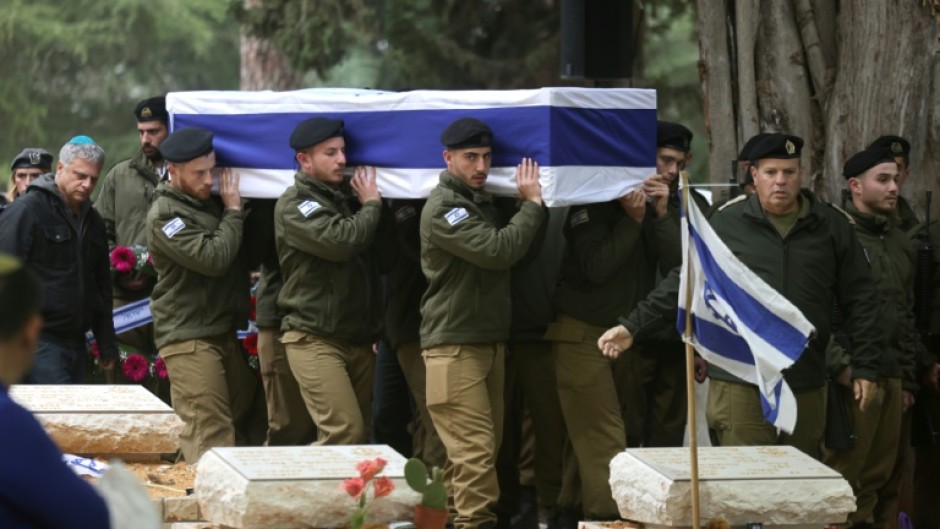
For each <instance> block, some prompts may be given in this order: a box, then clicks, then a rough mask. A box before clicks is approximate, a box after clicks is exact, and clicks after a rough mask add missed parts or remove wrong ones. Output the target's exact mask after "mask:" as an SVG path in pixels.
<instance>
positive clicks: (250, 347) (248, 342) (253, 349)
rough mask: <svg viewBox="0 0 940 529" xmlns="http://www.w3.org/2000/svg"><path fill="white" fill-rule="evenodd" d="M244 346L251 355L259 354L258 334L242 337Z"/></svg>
mask: <svg viewBox="0 0 940 529" xmlns="http://www.w3.org/2000/svg"><path fill="white" fill-rule="evenodd" d="M242 347H244V348H245V351H246V352H247V353H248V355H249V356H258V335H257V334H249V335H248V336H245V337H244V338H243V339H242Z"/></svg>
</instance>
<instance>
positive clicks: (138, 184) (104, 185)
mask: <svg viewBox="0 0 940 529" xmlns="http://www.w3.org/2000/svg"><path fill="white" fill-rule="evenodd" d="M159 183H160V175H159V173H158V172H157V169H156V168H155V167H154V165H153V163H152V162H151V161H150V160H149V159H148V158H147V157H146V156H145V155H144V152H143V151H142V150H141V151H138V152H137V154H135V155H134V157H133V158H129V159H127V160H124V161H122V162H119V163H118V164H117V165H115V166H114V167H112V168H111V170H110V171H108V174H107V175H105V177H104V179H103V180H102V181H101V184H100V192H99V194H98V198H97V200H96V201H95V209H97V210H98V213H100V214H101V218H103V219H104V225H105V230H106V231H107V234H108V246H109V247H110V248H112V249H113V248H114V247H115V246H147V226H146V219H147V212H148V211H150V205H151V204H152V203H153V200H154V196H155V190H156V188H157V184H159ZM154 282H155V280H148V282H147V283H146V284H145V285H144V286H143V288H141V289H140V290H126V289H123V288H121V287H120V286H119V285H118V283H117V281H116V280H113V295H114V308H118V307H123V306H124V305H127V304H128V303H130V302H133V301H136V300H140V299H144V298H146V297H147V296H149V295H150V294H151V292H152V291H153V284H154ZM118 340H120V341H121V342H124V343H126V344H128V345H130V346H132V347H135V348H137V349H139V350H140V351H141V352H143V353H145V354H147V355H153V354H155V353H156V348H155V346H154V341H153V325H152V324H148V325H144V326H141V327H137V328H136V329H131V330H129V331H127V332H124V333H121V334H119V335H118ZM118 371H120V370H118ZM163 389H165V388H163ZM161 393H162V392H161Z"/></svg>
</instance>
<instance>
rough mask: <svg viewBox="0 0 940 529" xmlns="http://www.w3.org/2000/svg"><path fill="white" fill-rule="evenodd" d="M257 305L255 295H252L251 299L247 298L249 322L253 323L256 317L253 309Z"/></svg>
mask: <svg viewBox="0 0 940 529" xmlns="http://www.w3.org/2000/svg"><path fill="white" fill-rule="evenodd" d="M257 304H258V297H257V296H255V295H252V296H251V298H249V300H248V319H249V320H251V321H255V317H256V316H257V313H256V311H255V307H256V306H257Z"/></svg>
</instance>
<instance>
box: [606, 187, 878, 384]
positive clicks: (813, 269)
mask: <svg viewBox="0 0 940 529" xmlns="http://www.w3.org/2000/svg"><path fill="white" fill-rule="evenodd" d="M801 200H804V201H807V211H806V214H805V215H802V214H801V216H800V218H798V219H797V221H796V224H795V225H794V226H793V228H792V229H791V230H790V232H789V233H787V236H786V237H785V238H783V237H781V236H780V233H779V232H778V231H777V229H776V228H774V226H773V225H772V224H771V223H770V221H769V220H767V217H766V215H765V214H764V211H763V209H762V208H761V205H760V202H759V200H758V196H757V195H756V194H754V195H751V196H750V197H747V198H746V199H741V200H736V201H733V202H728V203H727V204H725V206H723V207H722V208H721V209H719V210H718V211H717V212H715V214H714V215H713V216H712V217H711V219H710V222H711V224H712V226H713V227H714V228H715V232H716V233H717V234H718V236H719V237H720V238H721V239H722V240H723V241H724V243H725V244H726V245H727V246H728V248H729V249H730V250H731V251H732V252H733V253H734V254H735V255H736V256H737V257H738V259H740V260H741V261H742V262H743V263H744V264H745V265H746V266H747V267H748V268H750V269H751V270H752V271H753V272H754V273H755V274H757V275H758V276H759V277H760V278H761V279H763V280H764V281H765V282H766V283H767V284H768V285H770V286H771V287H772V288H774V290H776V291H777V292H779V293H781V294H782V295H783V296H784V297H786V298H787V299H788V300H790V302H791V303H793V304H794V305H795V306H796V307H797V308H798V309H799V310H800V311H801V312H802V313H803V315H804V316H805V317H806V318H807V319H808V320H809V321H810V323H812V324H813V326H814V327H815V334H814V336H813V338H812V339H811V340H810V342H809V345H808V346H807V348H806V350H805V351H803V354H802V356H800V359H799V360H797V361H796V363H795V364H793V366H791V367H790V368H789V369H787V370H785V371H784V376H785V377H786V380H787V382H788V383H789V385H790V387H791V388H792V389H793V390H795V391H799V390H804V389H813V388H819V387H822V386H823V385H824V384H825V381H826V373H827V371H826V346H827V345H828V343H829V338H830V334H831V323H832V321H831V320H832V307H833V303H835V302H838V304H839V306H840V307H841V308H842V310H843V312H844V314H845V329H846V332H847V333H849V335H850V337H851V341H852V347H853V349H854V351H853V356H852V372H853V376H854V377H856V378H864V379H866V380H871V381H877V380H878V378H879V371H880V369H881V352H882V348H883V347H884V344H883V341H882V336H881V334H882V333H881V310H880V307H879V305H878V301H877V297H876V295H875V286H874V285H875V283H874V280H873V279H872V275H871V270H870V268H869V266H868V263H867V261H866V259H865V254H864V252H863V251H862V247H861V245H859V243H858V239H857V238H856V236H855V233H854V230H853V228H852V224H851V223H850V221H849V219H848V218H847V214H845V213H844V212H840V211H838V210H837V209H836V208H834V207H832V206H830V205H828V204H825V203H822V202H819V201H817V200H816V198H815V196H814V195H813V194H812V193H811V192H809V191H807V190H805V189H804V190H802V191H801ZM678 289H679V269H678V268H677V269H673V271H672V272H671V273H670V274H669V276H668V277H667V278H666V279H665V280H664V281H663V282H662V283H661V284H660V285H659V286H658V287H657V288H656V289H655V290H654V291H653V292H652V293H651V294H650V296H649V297H648V298H647V299H646V300H644V301H643V302H641V303H640V304H639V306H638V307H637V309H636V310H635V311H633V312H632V313H631V314H630V315H629V316H628V317H627V318H624V319H621V323H622V324H623V325H624V326H625V327H626V328H627V329H628V330H630V331H631V333H632V334H634V335H635V337H636V339H637V340H638V341H642V340H643V339H644V336H645V335H648V334H649V333H651V332H654V331H656V330H658V329H659V328H660V327H661V326H663V325H675V321H676V305H677V299H678ZM708 373H709V376H710V377H713V378H717V379H720V380H727V381H732V382H742V381H741V380H740V379H738V378H736V377H734V376H732V375H731V374H729V373H727V372H726V371H724V370H722V369H720V368H718V367H716V366H710V367H709V372H708Z"/></svg>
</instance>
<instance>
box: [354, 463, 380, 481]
mask: <svg viewBox="0 0 940 529" xmlns="http://www.w3.org/2000/svg"><path fill="white" fill-rule="evenodd" d="M386 463H388V461H386V460H384V459H382V458H381V457H377V458H375V459H371V460H370V459H366V460H365V461H360V462H359V464H358V465H356V470H358V471H359V477H360V478H362V480H363V481H369V480H370V479H372V478H373V477H375V475H376V474H378V473H379V472H381V471H382V469H383V468H385V464H386Z"/></svg>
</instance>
